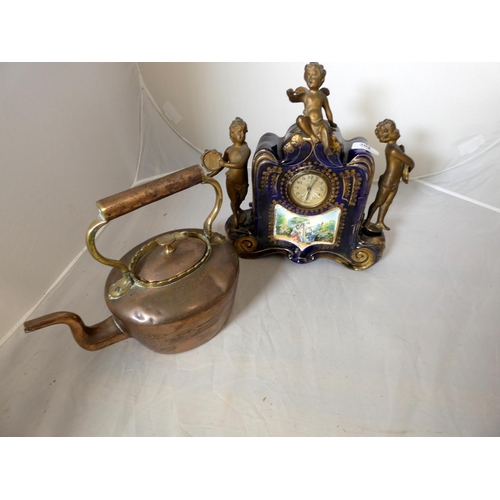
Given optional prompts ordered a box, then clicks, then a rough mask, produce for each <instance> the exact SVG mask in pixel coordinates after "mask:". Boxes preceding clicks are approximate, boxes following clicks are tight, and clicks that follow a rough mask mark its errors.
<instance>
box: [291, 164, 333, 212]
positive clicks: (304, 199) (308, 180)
mask: <svg viewBox="0 0 500 500" xmlns="http://www.w3.org/2000/svg"><path fill="white" fill-rule="evenodd" d="M329 192H330V190H329V183H328V180H327V178H326V177H324V176H323V175H321V174H317V173H313V172H310V173H305V174H299V175H298V176H297V177H295V179H292V182H291V184H290V198H291V199H292V201H293V202H294V203H296V204H297V205H298V206H300V207H304V208H315V207H319V206H320V205H321V204H323V203H324V202H325V201H326V199H327V198H328V195H329Z"/></svg>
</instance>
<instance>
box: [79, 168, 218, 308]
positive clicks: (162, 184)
mask: <svg viewBox="0 0 500 500" xmlns="http://www.w3.org/2000/svg"><path fill="white" fill-rule="evenodd" d="M198 184H211V185H212V186H213V188H214V189H215V193H216V200H215V205H214V208H213V209H212V211H211V212H210V213H209V215H208V217H207V219H206V220H205V223H204V224H203V232H204V233H205V236H206V237H207V238H208V240H209V241H212V240H214V239H215V241H219V240H218V235H213V234H212V224H213V222H214V220H215V218H216V217H217V215H218V214H219V212H220V209H221V207H222V189H221V187H220V184H219V183H218V182H217V181H216V180H215V179H212V178H211V177H209V176H208V175H206V174H205V172H204V171H203V168H202V167H201V166H200V165H193V166H192V167H188V168H185V169H183V170H180V171H178V172H174V173H172V174H168V175H165V176H164V177H161V178H160V179H156V180H154V181H150V182H147V183H145V184H142V185H140V186H136V187H133V188H130V189H127V190H126V191H123V192H121V193H117V194H114V195H112V196H108V197H107V198H103V199H102V200H99V201H98V202H97V207H98V209H99V216H98V217H97V218H96V219H95V220H94V221H93V222H92V223H91V224H90V226H89V228H88V230H87V234H86V239H85V241H86V244H87V249H88V251H89V253H90V255H92V257H94V259H96V260H97V261H98V262H100V263H101V264H104V265H106V266H111V267H116V268H117V269H119V270H120V271H121V272H122V273H123V276H122V279H121V280H119V281H118V282H117V283H115V284H114V285H113V287H112V290H110V294H111V295H113V296H114V297H115V298H117V297H120V296H121V295H123V294H124V293H126V292H127V290H129V289H130V287H131V286H132V285H133V278H132V276H131V271H130V269H129V267H127V265H125V264H124V263H123V262H121V261H119V260H113V259H108V258H106V257H104V256H103V255H101V254H100V253H99V252H98V250H97V248H96V246H95V238H96V235H97V233H98V232H99V230H100V229H101V228H103V227H104V226H105V225H106V224H107V223H108V222H110V221H112V220H113V219H116V218H118V217H121V216H122V215H126V214H129V213H130V212H133V211H134V210H137V209H138V208H141V207H144V206H146V205H149V204H150V203H154V202H155V201H159V200H162V199H164V198H167V197H168V196H171V195H173V194H175V193H179V192H181V191H184V190H185V189H188V188H190V187H193V186H196V185H198Z"/></svg>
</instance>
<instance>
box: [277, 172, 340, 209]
mask: <svg viewBox="0 0 500 500" xmlns="http://www.w3.org/2000/svg"><path fill="white" fill-rule="evenodd" d="M305 175H315V176H317V177H321V178H322V179H323V180H324V182H325V184H326V187H327V192H326V194H325V195H324V197H323V199H322V200H320V202H319V203H315V204H314V205H304V204H303V203H301V202H300V201H298V200H297V199H296V198H295V196H294V194H293V193H292V188H293V185H294V184H295V183H296V182H297V181H298V180H299V179H300V178H301V177H303V176H305ZM287 195H288V199H289V200H290V202H291V203H292V204H293V205H295V206H297V207H299V208H301V209H303V210H315V209H317V208H319V207H321V206H323V205H325V204H326V203H328V200H329V199H330V197H331V195H332V182H331V180H330V178H329V177H328V176H327V175H325V174H324V173H323V172H319V171H317V170H309V169H308V170H306V171H302V172H297V173H296V174H295V175H294V176H293V177H292V178H291V179H290V181H289V182H288V189H287Z"/></svg>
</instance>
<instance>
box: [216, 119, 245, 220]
mask: <svg viewBox="0 0 500 500" xmlns="http://www.w3.org/2000/svg"><path fill="white" fill-rule="evenodd" d="M247 132H248V128H247V124H246V123H245V122H244V121H243V120H242V119H241V118H239V117H238V118H236V119H234V120H233V122H232V123H231V125H230V127H229V137H230V138H231V141H232V142H233V144H232V146H229V147H228V148H227V149H226V151H225V152H224V156H223V157H222V159H221V160H220V161H219V166H220V167H221V168H227V169H228V171H227V173H226V190H227V194H228V196H229V199H230V201H231V210H232V212H233V216H232V223H233V226H234V227H238V226H239V225H240V224H242V223H243V222H245V218H246V216H245V211H244V210H242V209H241V204H242V203H243V201H244V200H245V197H246V195H247V192H248V159H249V158H250V148H249V147H248V144H247V143H246V141H245V139H246V134H247Z"/></svg>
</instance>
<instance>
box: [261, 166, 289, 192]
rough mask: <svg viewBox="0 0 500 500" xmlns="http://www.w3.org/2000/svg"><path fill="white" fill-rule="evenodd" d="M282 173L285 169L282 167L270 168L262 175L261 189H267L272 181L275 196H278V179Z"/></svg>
mask: <svg viewBox="0 0 500 500" xmlns="http://www.w3.org/2000/svg"><path fill="white" fill-rule="evenodd" d="M282 172H283V169H282V168H281V167H268V168H267V169H266V170H264V172H263V173H262V177H261V179H260V188H261V189H266V187H267V185H268V183H269V179H270V180H271V187H272V189H273V191H274V194H278V179H279V176H280V175H281V173H282Z"/></svg>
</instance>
